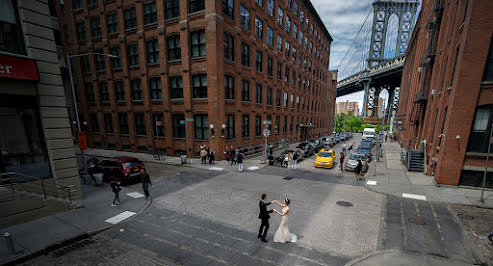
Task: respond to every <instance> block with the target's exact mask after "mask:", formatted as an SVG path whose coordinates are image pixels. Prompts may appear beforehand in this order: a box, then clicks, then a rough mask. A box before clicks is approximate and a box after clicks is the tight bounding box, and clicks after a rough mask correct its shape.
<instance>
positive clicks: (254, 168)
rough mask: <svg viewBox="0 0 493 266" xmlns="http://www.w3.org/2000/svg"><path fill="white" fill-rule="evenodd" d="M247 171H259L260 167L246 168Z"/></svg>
mask: <svg viewBox="0 0 493 266" xmlns="http://www.w3.org/2000/svg"><path fill="white" fill-rule="evenodd" d="M247 169H248V170H251V171H253V170H258V169H260V167H258V166H250V167H248V168H247Z"/></svg>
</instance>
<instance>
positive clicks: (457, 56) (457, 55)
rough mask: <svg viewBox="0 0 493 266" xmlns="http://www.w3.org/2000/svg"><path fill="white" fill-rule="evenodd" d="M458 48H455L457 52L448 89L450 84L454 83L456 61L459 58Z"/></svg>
mask: <svg viewBox="0 0 493 266" xmlns="http://www.w3.org/2000/svg"><path fill="white" fill-rule="evenodd" d="M459 48H460V46H457V50H456V51H455V60H454V68H453V69H452V77H451V78H450V87H452V84H453V83H454V78H455V68H456V67H457V59H458V58H459Z"/></svg>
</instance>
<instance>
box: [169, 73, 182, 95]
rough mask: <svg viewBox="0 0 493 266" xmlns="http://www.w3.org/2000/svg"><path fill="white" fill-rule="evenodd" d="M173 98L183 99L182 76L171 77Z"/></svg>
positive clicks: (170, 84)
mask: <svg viewBox="0 0 493 266" xmlns="http://www.w3.org/2000/svg"><path fill="white" fill-rule="evenodd" d="M169 86H170V93H171V99H183V80H182V78H181V76H174V77H170V78H169Z"/></svg>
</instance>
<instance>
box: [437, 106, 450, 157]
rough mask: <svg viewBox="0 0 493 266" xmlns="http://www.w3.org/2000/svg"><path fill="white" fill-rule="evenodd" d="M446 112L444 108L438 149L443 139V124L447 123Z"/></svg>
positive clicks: (446, 108) (446, 109)
mask: <svg viewBox="0 0 493 266" xmlns="http://www.w3.org/2000/svg"><path fill="white" fill-rule="evenodd" d="M447 111H448V107H445V114H444V115H443V122H442V130H441V131H440V136H439V138H440V140H439V141H438V147H440V145H442V139H443V136H444V135H443V130H444V129H445V122H446V121H447Z"/></svg>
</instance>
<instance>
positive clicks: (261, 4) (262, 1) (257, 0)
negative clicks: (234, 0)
mask: <svg viewBox="0 0 493 266" xmlns="http://www.w3.org/2000/svg"><path fill="white" fill-rule="evenodd" d="M255 3H257V5H259V6H260V7H264V0H255Z"/></svg>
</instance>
